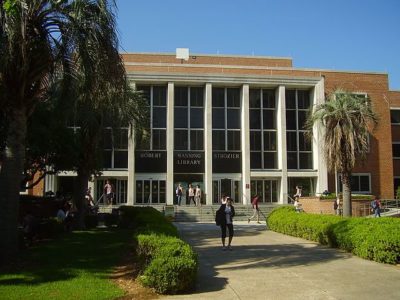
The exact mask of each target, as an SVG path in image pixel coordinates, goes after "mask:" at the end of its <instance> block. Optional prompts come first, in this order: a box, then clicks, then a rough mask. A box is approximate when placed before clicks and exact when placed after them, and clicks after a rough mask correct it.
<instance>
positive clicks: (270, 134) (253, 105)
mask: <svg viewBox="0 0 400 300" xmlns="http://www.w3.org/2000/svg"><path fill="white" fill-rule="evenodd" d="M249 118H250V168H251V169H276V168H277V147H276V143H277V140H276V100H275V91H274V90H262V89H250V114H249Z"/></svg>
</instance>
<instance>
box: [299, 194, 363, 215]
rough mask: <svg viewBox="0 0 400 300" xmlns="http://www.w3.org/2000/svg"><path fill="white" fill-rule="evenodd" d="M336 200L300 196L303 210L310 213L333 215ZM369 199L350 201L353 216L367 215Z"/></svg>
mask: <svg viewBox="0 0 400 300" xmlns="http://www.w3.org/2000/svg"><path fill="white" fill-rule="evenodd" d="M335 201H336V200H333V199H332V200H321V199H320V198H319V197H301V198H300V203H301V205H302V208H303V210H304V212H306V213H310V214H323V215H333V214H335V211H334V209H333V203H334V202H335ZM369 205H370V200H357V201H352V215H353V216H354V217H360V216H367V215H369V214H370V213H371V212H370V207H369Z"/></svg>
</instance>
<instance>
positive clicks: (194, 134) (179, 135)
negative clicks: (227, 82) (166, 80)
mask: <svg viewBox="0 0 400 300" xmlns="http://www.w3.org/2000/svg"><path fill="white" fill-rule="evenodd" d="M174 93H175V99H174V100H175V101H174V102H175V109H174V128H175V133H174V144H175V145H174V149H175V150H203V149H204V142H203V141H204V138H203V135H204V98H203V88H202V87H179V86H177V87H175V92H174Z"/></svg>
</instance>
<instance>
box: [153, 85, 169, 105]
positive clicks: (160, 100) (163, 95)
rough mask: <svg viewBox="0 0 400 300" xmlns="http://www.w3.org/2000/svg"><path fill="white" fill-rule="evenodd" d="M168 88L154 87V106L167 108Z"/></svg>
mask: <svg viewBox="0 0 400 300" xmlns="http://www.w3.org/2000/svg"><path fill="white" fill-rule="evenodd" d="M166 103H167V88H166V87H164V86H153V105H157V106H166Z"/></svg>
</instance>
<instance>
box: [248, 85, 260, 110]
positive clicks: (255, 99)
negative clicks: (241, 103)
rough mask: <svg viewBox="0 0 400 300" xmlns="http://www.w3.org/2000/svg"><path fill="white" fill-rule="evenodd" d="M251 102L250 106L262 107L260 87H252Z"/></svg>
mask: <svg viewBox="0 0 400 300" xmlns="http://www.w3.org/2000/svg"><path fill="white" fill-rule="evenodd" d="M249 102H250V104H249V105H250V108H260V107H261V94H260V90H259V89H250V95H249Z"/></svg>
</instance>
